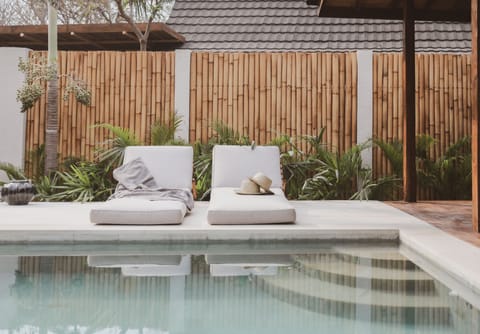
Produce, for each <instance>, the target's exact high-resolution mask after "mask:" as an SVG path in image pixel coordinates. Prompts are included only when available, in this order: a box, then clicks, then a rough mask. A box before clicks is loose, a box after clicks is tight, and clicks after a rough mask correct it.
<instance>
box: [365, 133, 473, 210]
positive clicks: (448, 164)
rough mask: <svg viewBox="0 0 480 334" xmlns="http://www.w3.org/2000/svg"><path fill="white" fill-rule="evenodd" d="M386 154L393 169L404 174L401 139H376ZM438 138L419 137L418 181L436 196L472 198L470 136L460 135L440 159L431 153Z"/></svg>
mask: <svg viewBox="0 0 480 334" xmlns="http://www.w3.org/2000/svg"><path fill="white" fill-rule="evenodd" d="M375 143H376V144H377V145H378V147H380V149H381V150H382V151H383V152H384V153H385V156H386V157H387V159H388V161H389V162H390V163H391V165H392V168H393V171H394V173H395V175H396V176H398V177H399V178H400V177H401V176H402V162H403V154H402V149H403V146H402V144H401V143H400V142H398V141H393V142H391V143H386V142H382V141H376V142H375ZM434 144H435V140H434V138H432V137H431V136H428V135H419V136H417V138H416V145H415V147H416V166H417V177H418V183H419V185H420V186H421V187H424V188H426V189H429V190H431V191H432V192H433V194H434V196H435V199H443V200H446V199H450V200H453V199H470V198H471V180H472V156H471V142H470V138H468V137H463V138H460V139H459V140H458V141H457V142H456V143H454V144H452V145H451V146H450V147H448V148H447V150H446V152H445V154H444V155H443V156H441V157H439V158H437V159H436V160H435V159H433V158H432V157H431V156H430V150H431V147H432V145H434Z"/></svg>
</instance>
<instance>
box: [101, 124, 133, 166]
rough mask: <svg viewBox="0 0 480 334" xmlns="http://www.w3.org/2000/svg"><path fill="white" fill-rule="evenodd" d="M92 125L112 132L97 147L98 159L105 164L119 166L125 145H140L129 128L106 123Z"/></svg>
mask: <svg viewBox="0 0 480 334" xmlns="http://www.w3.org/2000/svg"><path fill="white" fill-rule="evenodd" d="M93 127H95V128H103V129H107V130H109V131H110V132H111V133H112V134H113V136H112V137H111V138H109V139H107V140H106V141H104V142H103V143H100V147H99V148H98V149H97V153H98V160H99V161H100V162H101V163H105V164H106V165H107V166H110V167H112V166H113V167H116V166H119V165H120V164H121V163H122V161H123V157H124V155H125V148H127V146H138V145H142V142H141V141H140V139H138V138H137V136H136V135H135V133H134V132H133V131H132V130H130V129H126V128H122V127H120V126H116V125H112V124H108V123H104V124H97V125H94V126H93Z"/></svg>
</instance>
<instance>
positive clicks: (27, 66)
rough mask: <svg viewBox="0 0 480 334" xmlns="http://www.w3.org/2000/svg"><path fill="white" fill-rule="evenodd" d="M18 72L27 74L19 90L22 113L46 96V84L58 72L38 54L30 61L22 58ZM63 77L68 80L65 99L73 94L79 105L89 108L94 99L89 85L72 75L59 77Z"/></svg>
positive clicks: (33, 55) (34, 54)
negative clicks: (88, 87)
mask: <svg viewBox="0 0 480 334" xmlns="http://www.w3.org/2000/svg"><path fill="white" fill-rule="evenodd" d="M18 70H19V71H20V72H22V73H24V74H25V79H24V81H23V85H22V87H20V88H19V89H18V90H17V101H18V102H20V103H21V104H22V106H21V112H25V111H27V110H28V109H30V108H31V107H33V105H34V104H35V102H37V101H38V100H39V99H40V97H42V95H43V94H45V88H44V87H45V84H44V83H45V82H46V81H49V80H52V79H53V78H55V75H56V74H55V73H56V72H55V66H53V65H49V64H48V61H47V59H46V58H45V57H42V56H40V55H39V54H37V53H33V54H32V56H31V57H30V58H28V59H23V58H20V60H19V63H18ZM61 77H66V78H67V86H66V88H65V94H64V96H63V98H64V99H68V96H69V95H70V94H73V95H74V96H75V99H76V100H77V101H78V102H79V103H81V104H83V105H86V106H89V105H90V103H91V100H92V98H91V93H90V91H89V90H88V89H87V84H86V83H85V82H84V81H83V80H80V79H76V78H75V77H74V76H73V75H71V74H63V75H61V76H58V78H61Z"/></svg>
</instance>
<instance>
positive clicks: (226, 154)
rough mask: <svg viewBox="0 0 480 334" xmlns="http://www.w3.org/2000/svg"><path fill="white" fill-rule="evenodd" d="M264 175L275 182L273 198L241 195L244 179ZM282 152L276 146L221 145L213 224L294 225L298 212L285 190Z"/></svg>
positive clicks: (210, 209)
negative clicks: (259, 173)
mask: <svg viewBox="0 0 480 334" xmlns="http://www.w3.org/2000/svg"><path fill="white" fill-rule="evenodd" d="M257 172H262V173H263V174H265V175H267V176H268V177H269V178H270V179H272V186H271V191H272V192H273V194H271V195H239V194H237V193H236V192H235V189H236V188H238V187H239V185H240V184H241V182H242V180H244V179H246V178H248V177H251V176H253V175H255V174H256V173H257ZM281 187H282V177H281V171H280V152H279V149H278V147H276V146H257V147H256V148H255V149H254V150H252V148H251V147H250V146H230V145H217V146H215V147H214V149H213V170H212V191H211V196H210V205H209V207H208V213H207V220H208V222H209V223H210V224H212V225H215V224H272V223H294V222H295V217H296V214H295V209H294V208H293V206H292V205H291V203H289V202H288V200H287V199H286V197H285V195H284V193H283V191H282V189H281Z"/></svg>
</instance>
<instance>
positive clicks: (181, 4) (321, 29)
mask: <svg viewBox="0 0 480 334" xmlns="http://www.w3.org/2000/svg"><path fill="white" fill-rule="evenodd" d="M167 24H168V25H169V26H170V27H172V28H173V29H174V30H175V31H177V32H178V33H180V34H182V35H183V36H185V38H186V40H187V42H186V43H185V44H184V45H183V46H182V47H181V48H184V49H192V50H232V51H234V50H250V51H252V50H272V51H281V50H304V51H313V50H322V51H349V50H375V51H400V50H401V49H402V23H401V22H399V21H387V20H366V19H337V18H322V17H318V16H317V7H312V6H308V5H307V4H306V2H305V0H270V1H263V0H242V1H238V0H176V3H175V6H174V8H173V11H172V13H171V15H170V18H169V20H168V21H167ZM416 29H417V32H416V49H417V51H419V52H470V41H471V33H470V25H469V24H465V23H446V22H435V23H433V22H417V23H416Z"/></svg>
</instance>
